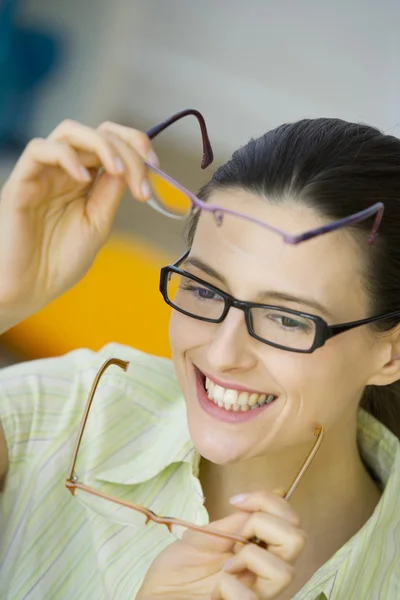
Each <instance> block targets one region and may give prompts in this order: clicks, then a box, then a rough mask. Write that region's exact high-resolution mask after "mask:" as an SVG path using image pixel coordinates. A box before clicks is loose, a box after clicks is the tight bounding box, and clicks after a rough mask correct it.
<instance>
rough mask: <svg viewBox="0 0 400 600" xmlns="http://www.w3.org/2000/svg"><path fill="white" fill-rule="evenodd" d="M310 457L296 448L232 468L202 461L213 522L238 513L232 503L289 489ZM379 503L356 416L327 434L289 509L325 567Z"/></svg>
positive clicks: (202, 477)
mask: <svg viewBox="0 0 400 600" xmlns="http://www.w3.org/2000/svg"><path fill="white" fill-rule="evenodd" d="M309 451H310V447H308V448H306V447H301V448H298V447H295V448H291V449H289V450H286V451H285V452H282V453H280V454H277V455H271V454H268V456H261V457H257V458H253V459H250V460H246V461H243V462H238V463H235V464H229V465H215V464H213V463H210V462H208V461H204V460H203V461H202V463H201V466H200V480H201V483H202V485H203V491H204V495H205V497H206V508H207V510H208V511H209V516H210V520H211V521H214V520H216V519H220V518H223V517H224V516H227V514H229V513H231V512H233V511H234V509H233V507H232V506H231V505H230V504H229V498H230V497H231V496H233V495H235V494H238V493H246V492H252V491H259V490H269V491H271V490H274V489H277V488H282V486H286V489H288V488H289V486H290V484H291V482H292V481H293V479H294V477H295V475H296V473H297V471H298V470H299V468H300V467H301V463H302V461H304V460H305V458H306V456H307V454H308V453H309ZM379 497H380V493H379V490H378V489H377V487H376V485H375V484H374V482H373V481H372V479H371V477H370V475H369V474H368V472H367V470H366V468H365V466H364V464H363V462H362V460H361V458H360V455H359V452H358V449H357V443H356V416H355V415H354V417H353V418H352V419H349V422H347V423H346V425H343V423H341V424H340V427H337V428H336V429H335V428H331V429H330V430H328V431H326V432H325V438H324V441H323V443H322V445H321V447H320V449H319V451H318V452H317V455H316V456H315V458H314V460H313V462H312V463H311V466H310V467H309V469H308V471H307V472H306V474H305V475H304V477H303V479H302V480H301V482H300V484H299V486H298V488H297V489H296V491H295V492H294V494H293V497H292V499H291V500H290V503H291V505H292V506H293V508H294V510H295V511H296V512H297V513H298V515H299V517H300V520H301V524H302V528H303V529H304V530H305V531H306V533H307V535H308V540H309V543H308V546H309V548H310V551H311V552H312V553H313V554H314V553H315V551H317V555H318V557H319V558H321V559H323V560H322V562H325V560H327V559H328V558H329V557H330V556H331V555H332V554H333V553H334V552H335V551H336V550H337V549H338V548H340V547H341V546H342V545H343V544H344V543H345V542H346V541H347V540H348V539H349V538H350V537H352V535H354V534H355V533H356V532H357V531H358V530H359V529H360V527H361V526H362V525H363V524H364V523H365V522H366V521H367V520H368V518H369V517H370V516H371V514H372V512H373V510H374V508H375V506H376V504H377V503H378V501H379ZM321 564H322V563H321Z"/></svg>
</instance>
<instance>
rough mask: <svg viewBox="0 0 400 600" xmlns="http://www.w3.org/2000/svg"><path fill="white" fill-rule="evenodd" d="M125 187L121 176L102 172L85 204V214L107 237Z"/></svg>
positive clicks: (105, 237) (102, 234)
mask: <svg viewBox="0 0 400 600" xmlns="http://www.w3.org/2000/svg"><path fill="white" fill-rule="evenodd" d="M125 189H126V181H125V179H124V178H123V177H119V176H116V175H110V174H109V173H106V172H104V171H103V172H102V173H100V175H99V176H98V177H97V180H96V181H95V183H94V185H93V188H92V191H91V193H90V196H89V199H88V201H87V204H86V214H87V216H88V219H89V221H90V223H91V224H92V225H93V226H94V227H95V228H96V229H97V231H98V232H99V233H100V234H101V236H102V237H103V236H104V239H107V238H108V236H109V234H110V231H111V228H112V225H113V222H114V218H115V213H116V212H117V209H118V206H119V204H120V202H121V198H122V196H123V195H124V192H125Z"/></svg>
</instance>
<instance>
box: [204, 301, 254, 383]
mask: <svg viewBox="0 0 400 600" xmlns="http://www.w3.org/2000/svg"><path fill="white" fill-rule="evenodd" d="M254 341H255V340H253V339H252V338H251V337H250V334H249V332H248V330H247V325H246V321H245V316H244V313H243V311H242V310H240V309H237V308H233V307H231V308H230V309H229V312H228V314H227V316H226V317H225V319H224V320H223V321H222V323H220V324H219V325H217V327H216V330H215V334H214V336H213V339H212V341H211V342H210V344H209V346H208V350H207V359H208V362H209V364H210V365H212V367H213V369H215V370H216V371H219V372H221V373H222V372H224V371H225V372H226V371H235V370H243V371H244V370H248V369H251V368H252V367H253V366H254V364H255V362H256V358H255V354H254V353H253V352H252V350H251V347H252V345H253V342H254Z"/></svg>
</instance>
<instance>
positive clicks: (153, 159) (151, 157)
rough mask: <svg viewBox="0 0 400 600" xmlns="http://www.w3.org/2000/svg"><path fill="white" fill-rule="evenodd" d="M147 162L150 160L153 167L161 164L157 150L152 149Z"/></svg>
mask: <svg viewBox="0 0 400 600" xmlns="http://www.w3.org/2000/svg"><path fill="white" fill-rule="evenodd" d="M147 162H149V163H150V164H151V165H153V167H159V166H160V161H159V160H158V156H157V154H156V153H155V152H153V150H150V152H149V153H148V155H147Z"/></svg>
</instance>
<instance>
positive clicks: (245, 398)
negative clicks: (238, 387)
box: [238, 392, 249, 406]
mask: <svg viewBox="0 0 400 600" xmlns="http://www.w3.org/2000/svg"><path fill="white" fill-rule="evenodd" d="M238 404H240V405H241V406H244V405H245V404H249V394H248V393H247V392H240V394H239V397H238Z"/></svg>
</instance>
